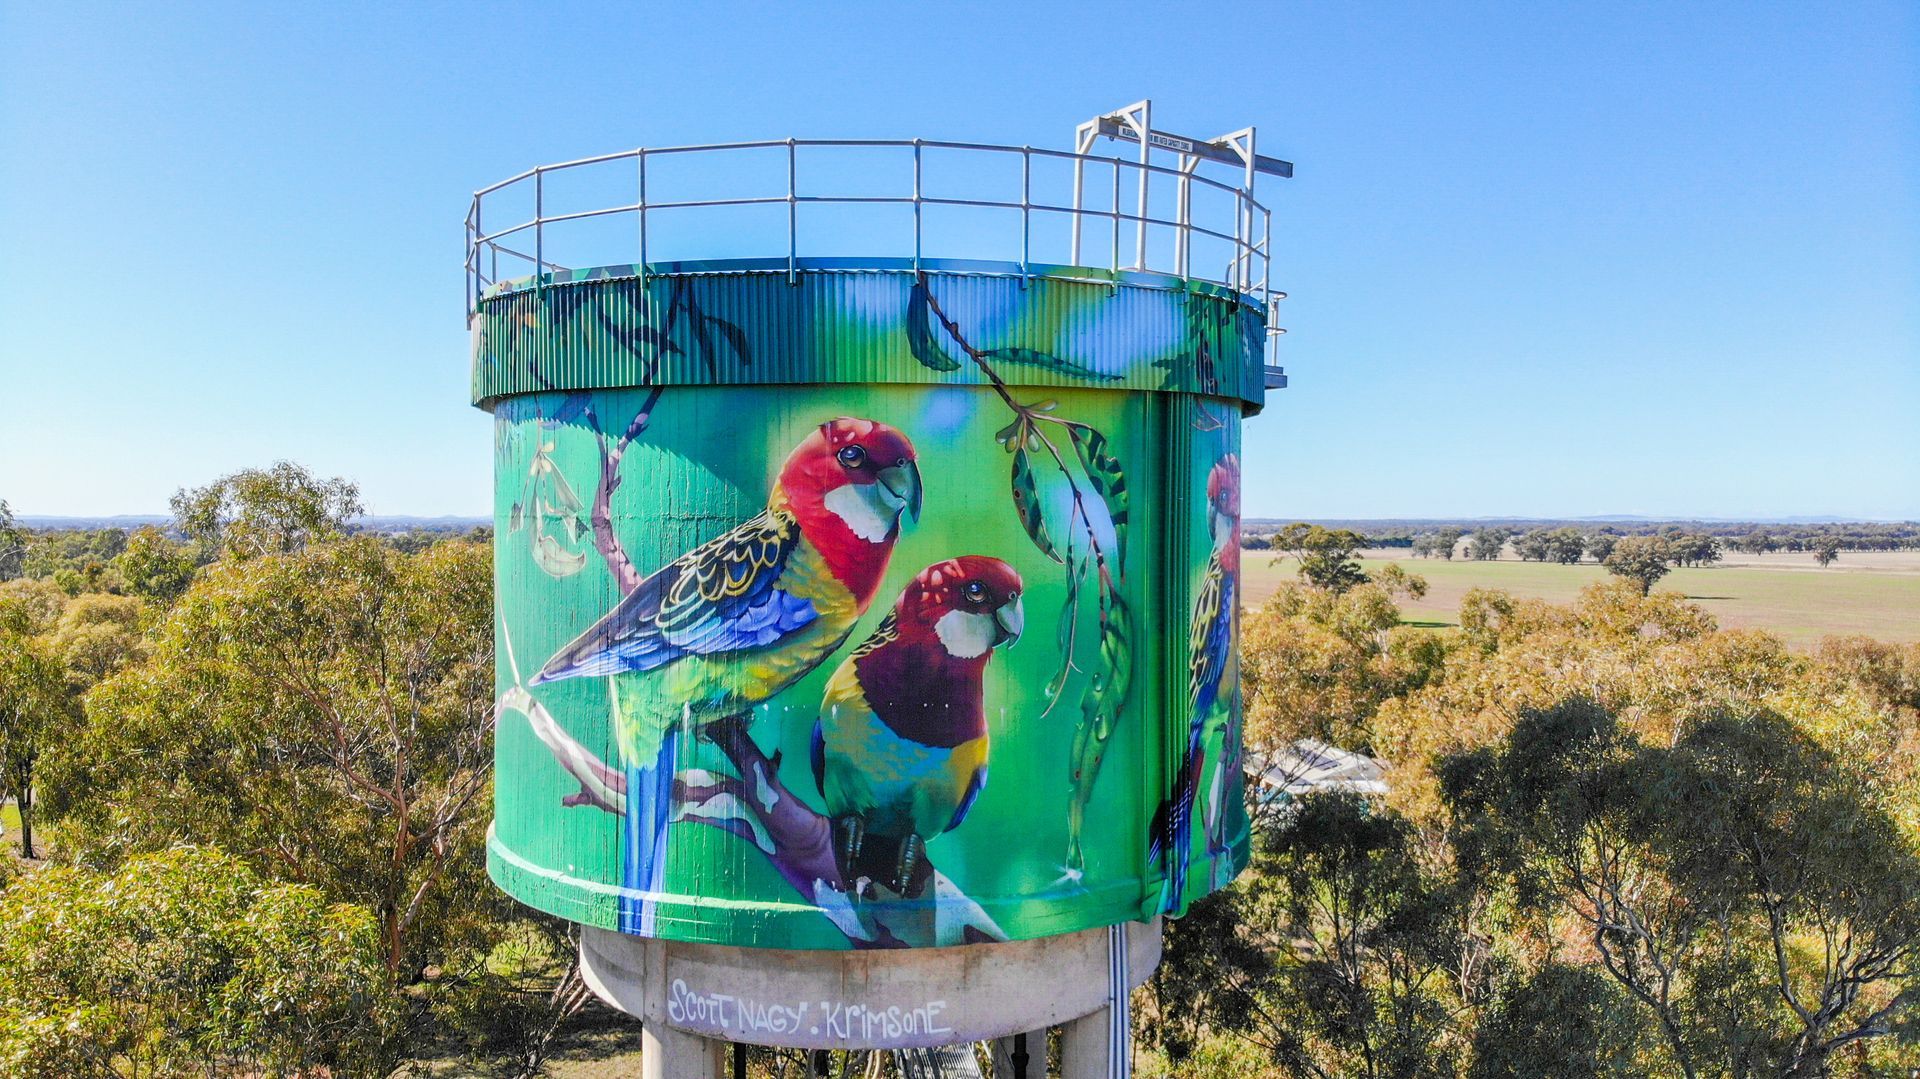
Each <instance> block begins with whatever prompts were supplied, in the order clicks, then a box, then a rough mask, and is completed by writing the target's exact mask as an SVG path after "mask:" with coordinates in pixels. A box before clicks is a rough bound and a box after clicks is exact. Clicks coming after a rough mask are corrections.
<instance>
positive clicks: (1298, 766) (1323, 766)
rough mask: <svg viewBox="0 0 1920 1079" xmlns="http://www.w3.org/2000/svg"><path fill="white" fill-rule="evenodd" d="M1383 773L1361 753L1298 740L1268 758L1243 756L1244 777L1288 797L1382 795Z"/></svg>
mask: <svg viewBox="0 0 1920 1079" xmlns="http://www.w3.org/2000/svg"><path fill="white" fill-rule="evenodd" d="M1384 774H1385V769H1384V768H1382V767H1381V765H1380V762H1379V761H1377V760H1374V759H1373V758H1372V757H1369V756H1367V755H1366V754H1364V753H1354V752H1351V751H1348V750H1345V749H1341V748H1340V747H1338V746H1332V745H1328V744H1327V743H1325V742H1321V741H1316V740H1315V739H1312V738H1302V739H1300V740H1299V741H1297V742H1295V743H1293V744H1292V745H1290V746H1288V747H1287V748H1286V749H1284V750H1282V751H1281V752H1280V753H1278V754H1276V755H1275V756H1273V757H1271V758H1267V757H1263V756H1261V755H1260V754H1257V753H1249V754H1247V775H1249V776H1251V777H1252V778H1253V779H1254V780H1255V781H1256V782H1258V783H1259V784H1260V785H1261V786H1262V787H1265V788H1267V789H1268V790H1270V791H1274V792H1276V793H1285V794H1292V795H1299V794H1310V793H1312V792H1314V791H1328V790H1345V791H1353V792H1355V793H1357V794H1385V793H1387V784H1386V783H1385V782H1384V781H1383V780H1382V779H1381V778H1380V777H1381V776H1382V775H1384Z"/></svg>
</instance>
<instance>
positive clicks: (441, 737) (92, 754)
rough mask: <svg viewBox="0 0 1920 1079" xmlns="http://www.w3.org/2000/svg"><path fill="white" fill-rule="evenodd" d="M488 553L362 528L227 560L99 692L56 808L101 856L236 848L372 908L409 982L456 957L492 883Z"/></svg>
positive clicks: (66, 760)
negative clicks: (386, 537) (386, 538)
mask: <svg viewBox="0 0 1920 1079" xmlns="http://www.w3.org/2000/svg"><path fill="white" fill-rule="evenodd" d="M490 564H491V559H490V557H489V552H488V551H487V550H486V549H485V548H482V547H476V546H473V545H470V544H466V543H442V544H437V545H435V546H433V547H431V548H429V549H428V550H426V551H423V552H421V553H420V554H417V555H411V556H409V555H403V554H400V553H399V552H397V551H394V550H392V549H391V548H388V547H385V546H383V545H382V544H380V543H379V542H378V541H376V540H373V539H371V538H356V539H353V540H348V541H342V542H337V543H329V544H320V545H315V546H310V547H307V548H306V549H305V550H302V551H300V552H298V553H294V554H286V555H270V556H265V557H261V558H256V559H251V560H248V561H244V562H232V563H222V564H221V565H219V566H216V567H214V568H212V569H210V570H209V571H207V572H206V573H205V574H203V575H202V577H201V578H200V579H199V580H198V581H196V582H195V583H194V585H193V587H192V588H190V589H189V590H188V591H187V593H186V594H185V595H184V596H182V597H181V598H180V600H179V601H178V602H177V603H176V604H175V605H174V607H173V609H172V610H171V611H170V612H169V614H168V616H167V619H166V621H165V622H164V623H163V624H162V625H161V627H160V628H159V631H158V633H157V636H156V639H155V640H154V642H153V644H152V654H151V656H150V657H149V658H148V659H147V660H146V661H145V662H143V663H141V664H139V665H137V666H131V667H128V668H126V669H124V670H122V671H120V672H119V673H118V674H117V675H115V676H114V677H112V678H110V679H108V680H107V681H106V682H104V683H102V684H101V685H100V686H99V687H97V688H96V689H95V690H94V691H93V692H92V694H90V696H89V700H88V712H89V718H90V722H89V724H88V725H87V728H86V731H85V734H84V736H83V737H81V738H80V739H78V740H77V744H76V745H75V746H74V747H73V749H72V751H71V752H70V753H68V754H65V755H63V758H62V761H61V762H60V768H59V782H58V783H57V784H54V785H52V788H53V789H55V790H56V791H57V796H58V797H57V803H58V804H57V805H55V804H54V803H52V802H50V804H49V808H50V809H54V810H55V811H56V813H58V815H60V816H61V817H62V818H63V820H65V821H66V822H67V825H68V827H69V830H70V831H71V833H72V839H73V842H74V844H76V845H77V846H80V847H83V848H85V849H87V850H89V851H91V852H94V854H95V856H111V855H112V853H113V852H116V851H137V850H152V849H158V848H164V847H166V846H168V845H171V844H172V843H174V842H177V841H192V842H200V843H209V842H211V843H217V844H218V845H219V846H221V847H222V848H224V849H227V850H230V851H233V852H235V853H236V854H237V855H240V856H242V857H245V858H247V859H248V860H249V861H250V862H251V863H252V864H253V866H254V867H255V868H256V869H257V870H258V871H260V872H267V873H273V874H275V875H281V876H286V877H290V878H293V879H297V880H300V881H302V882H306V883H311V884H314V885H316V886H318V887H320V888H321V889H322V890H323V891H324V892H325V893H326V894H327V895H328V897H329V898H331V899H334V900H339V901H349V902H353V903H356V904H358V905H360V906H362V907H364V908H366V909H368V910H370V911H372V912H374V914H375V916H376V918H377V920H378V926H379V931H380V936H381V940H382V945H383V956H384V959H385V962H386V964H387V965H388V967H389V968H390V969H391V970H393V971H394V972H395V974H396V976H399V977H401V978H403V980H407V979H412V978H415V977H417V976H418V975H419V973H420V972H421V971H422V970H424V969H425V968H426V967H427V966H428V965H430V964H435V963H444V962H446V961H447V955H448V950H449V949H450V948H456V947H458V946H459V945H460V944H461V943H462V941H464V940H468V939H470V937H471V934H472V933H473V932H475V931H476V929H475V925H474V922H473V919H472V917H471V914H470V912H471V911H472V910H473V909H474V905H475V904H476V903H477V902H479V901H480V900H479V899H478V898H477V897H481V896H484V895H486V889H487V884H486V882H485V879H484V877H483V876H482V871H481V868H480V867H481V861H482V859H481V856H480V844H481V842H482V838H483V833H484V829H485V825H486V818H487V791H488V777H489V768H490V764H491V757H490V748H491V733H492V722H491V719H492V709H491V703H492V674H493V663H492V654H493V633H492V595H491V579H492V573H491V569H490ZM64 834H65V833H63V835H64Z"/></svg>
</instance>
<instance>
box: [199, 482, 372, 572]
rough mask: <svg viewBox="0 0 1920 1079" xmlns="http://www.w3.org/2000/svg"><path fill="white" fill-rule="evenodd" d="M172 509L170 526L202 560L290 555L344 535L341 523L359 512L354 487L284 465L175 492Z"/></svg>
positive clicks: (361, 508) (343, 524) (358, 501)
mask: <svg viewBox="0 0 1920 1079" xmlns="http://www.w3.org/2000/svg"><path fill="white" fill-rule="evenodd" d="M172 508H173V516H174V522H175V525H176V527H178V528H179V529H180V531H182V532H184V533H185V534H186V535H187V537H188V538H189V539H191V540H193V541H194V543H196V544H197V545H198V546H199V548H200V556H201V559H202V560H203V561H205V560H211V559H214V558H219V557H224V558H233V559H247V558H258V557H260V556H261V555H267V554H292V553H294V552H296V551H299V550H301V549H303V548H305V547H306V546H307V544H309V543H313V542H316V541H319V540H325V539H331V538H336V537H338V536H341V535H344V534H345V533H346V531H347V522H348V521H350V520H351V519H352V518H354V517H357V516H359V515H360V514H361V513H362V512H364V507H363V506H362V505H361V503H360V488H359V486H358V485H356V484H354V483H352V482H350V481H348V480H344V479H341V478H340V477H338V476H336V477H334V478H333V479H330V480H321V479H317V478H315V477H314V475H313V473H311V472H308V471H307V470H306V469H304V468H302V467H300V466H299V465H296V464H293V463H292V462H290V461H280V462H278V463H276V464H275V465H274V466H273V467H272V468H266V469H259V468H249V469H243V470H241V471H239V472H234V473H230V474H228V475H225V476H222V477H220V478H219V479H217V480H215V481H213V482H212V483H210V484H207V485H206V486H205V487H196V488H192V489H188V488H181V489H180V490H179V491H177V492H175V493H174V496H173V500H172Z"/></svg>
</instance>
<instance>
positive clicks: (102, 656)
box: [46, 594, 146, 692]
mask: <svg viewBox="0 0 1920 1079" xmlns="http://www.w3.org/2000/svg"><path fill="white" fill-rule="evenodd" d="M145 617H146V609H145V608H144V607H142V606H141V604H140V601H139V600H137V599H134V598H133V597H132V596H113V595H102V594H89V595H82V596H76V597H74V599H73V601H72V602H70V603H68V604H67V605H66V607H65V609H63V610H62V611H61V612H60V618H59V620H58V621H57V622H55V623H54V625H53V628H52V630H51V631H50V632H49V633H48V634H47V638H46V641H47V644H48V646H49V647H51V648H52V649H53V652H54V654H55V656H57V657H58V658H59V660H60V662H61V663H62V664H63V665H64V666H65V668H66V677H67V681H68V683H69V684H71V685H72V687H73V689H74V690H75V691H76V692H85V691H86V690H88V689H91V688H93V686H95V685H96V684H98V683H99V682H100V681H101V680H102V679H104V678H106V677H107V676H108V675H111V674H112V673H113V672H115V671H117V670H119V669H120V668H121V667H123V666H125V665H126V664H127V663H128V662H130V661H132V660H135V659H138V658H139V657H140V656H141V655H143V654H144V653H145V651H146V641H145V640H144V639H143V638H142V636H141V629H142V625H143V623H144V621H145Z"/></svg>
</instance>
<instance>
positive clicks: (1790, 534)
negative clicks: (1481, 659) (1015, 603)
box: [1243, 520, 1920, 562]
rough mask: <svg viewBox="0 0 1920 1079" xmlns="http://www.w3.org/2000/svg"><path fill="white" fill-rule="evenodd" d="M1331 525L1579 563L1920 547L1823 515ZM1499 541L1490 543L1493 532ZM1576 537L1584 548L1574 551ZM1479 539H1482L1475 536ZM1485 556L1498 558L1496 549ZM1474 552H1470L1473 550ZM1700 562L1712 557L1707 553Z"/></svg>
mask: <svg viewBox="0 0 1920 1079" xmlns="http://www.w3.org/2000/svg"><path fill="white" fill-rule="evenodd" d="M1312 523H1315V524H1321V525H1324V526H1326V527H1328V528H1344V529H1347V530H1349V531H1352V532H1356V533H1358V534H1360V535H1361V536H1362V537H1364V538H1365V541H1366V546H1368V547H1404V548H1408V549H1410V550H1411V551H1412V552H1413V553H1415V554H1418V555H1423V556H1424V555H1429V554H1433V555H1438V556H1440V557H1443V558H1444V557H1451V555H1450V554H1448V553H1445V552H1450V551H1452V550H1454V549H1455V548H1456V547H1457V546H1458V544H1459V543H1460V542H1461V541H1462V540H1466V541H1468V543H1469V546H1470V547H1471V548H1473V549H1475V550H1478V551H1482V552H1486V551H1488V550H1491V551H1498V550H1499V545H1500V544H1505V543H1508V542H1511V543H1512V544H1513V548H1514V553H1515V554H1517V555H1519V556H1520V557H1521V558H1526V559H1531V560H1534V561H1543V562H1577V561H1579V560H1580V558H1581V557H1582V556H1584V557H1588V558H1593V559H1594V560H1595V561H1599V560H1600V559H1604V558H1605V557H1606V551H1607V550H1608V549H1610V548H1611V543H1609V542H1608V540H1609V539H1612V540H1616V541H1617V540H1618V539H1620V538H1622V537H1625V536H1661V537H1664V538H1666V539H1668V540H1669V541H1673V542H1676V543H1681V544H1683V545H1689V546H1695V547H1700V548H1701V549H1702V551H1703V553H1704V541H1705V540H1707V539H1711V540H1712V541H1714V544H1715V545H1717V547H1719V548H1722V549H1727V550H1735V551H1741V552H1743V553H1746V554H1754V555H1764V554H1769V553H1772V552H1774V551H1812V552H1819V551H1821V550H1823V549H1824V550H1837V551H1908V550H1920V522H1915V521H1899V522H1885V523H1882V522H1831V523H1827V522H1823V523H1817V524H1781V523H1778V522H1763V521H1739V522H1725V521H1577V520H1561V521H1541V520H1513V521H1506V520H1501V521H1487V520H1478V521H1441V520H1434V521H1402V520H1374V521H1315V522H1312ZM1285 524H1286V522H1281V521H1252V522H1248V523H1247V524H1246V525H1244V526H1243V531H1244V533H1245V534H1246V535H1247V537H1248V541H1247V545H1248V546H1250V547H1266V546H1269V545H1270V544H1271V538H1270V537H1271V536H1272V535H1273V534H1274V533H1276V532H1278V531H1280V529H1281V528H1283V527H1285ZM1496 535H1497V536H1498V537H1500V538H1499V541H1498V543H1495V542H1493V538H1494V537H1495V536H1496ZM1576 537H1577V539H1578V542H1579V544H1580V545H1581V546H1580V548H1579V549H1580V551H1581V554H1580V555H1575V554H1573V553H1572V552H1573V551H1574V549H1575V547H1574V544H1575V542H1576ZM1476 540H1478V542H1477V544H1476V543H1475V541H1476ZM1482 556H1483V557H1494V555H1493V554H1491V553H1486V554H1483V555H1482ZM1469 557H1471V555H1469ZM1701 561H1713V559H1712V558H1702V559H1701Z"/></svg>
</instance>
